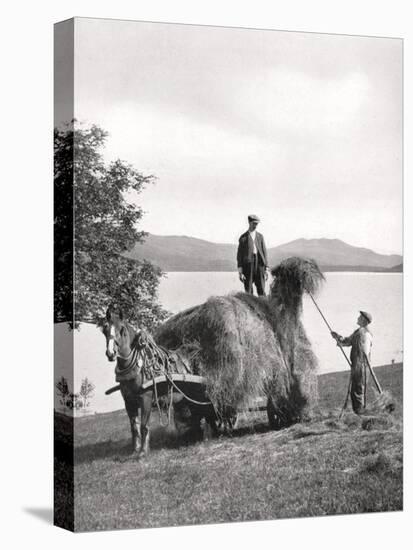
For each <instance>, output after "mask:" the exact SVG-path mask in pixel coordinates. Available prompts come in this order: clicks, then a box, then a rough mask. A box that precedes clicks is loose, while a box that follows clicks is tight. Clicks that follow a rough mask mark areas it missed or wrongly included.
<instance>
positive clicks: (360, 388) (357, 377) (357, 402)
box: [350, 361, 366, 414]
mask: <svg viewBox="0 0 413 550" xmlns="http://www.w3.org/2000/svg"><path fill="white" fill-rule="evenodd" d="M365 376H366V367H365V365H363V363H362V362H361V361H358V362H357V363H356V364H353V365H352V367H351V392H350V396H351V405H352V407H353V411H354V412H355V413H356V414H358V413H360V412H361V411H362V410H363V409H364V408H365V406H366V403H365Z"/></svg>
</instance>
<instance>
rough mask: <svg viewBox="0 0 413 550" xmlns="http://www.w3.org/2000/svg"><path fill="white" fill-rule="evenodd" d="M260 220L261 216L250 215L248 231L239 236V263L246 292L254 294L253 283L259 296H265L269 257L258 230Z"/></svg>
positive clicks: (240, 274)
mask: <svg viewBox="0 0 413 550" xmlns="http://www.w3.org/2000/svg"><path fill="white" fill-rule="evenodd" d="M259 221H260V219H259V217H258V216H255V215H254V214H250V215H249V216H248V223H249V227H248V231H246V232H245V233H243V234H242V235H241V237H240V238H239V244H238V252H237V264H238V273H239V279H240V281H241V282H242V283H244V288H245V292H248V294H254V291H253V286H252V285H253V284H255V286H256V288H257V293H258V296H265V281H266V280H267V279H268V259H267V248H266V246H265V241H264V237H263V235H261V233H258V231H257V230H256V229H257V225H258V223H259Z"/></svg>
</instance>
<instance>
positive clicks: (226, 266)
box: [128, 234, 403, 272]
mask: <svg viewBox="0 0 413 550" xmlns="http://www.w3.org/2000/svg"><path fill="white" fill-rule="evenodd" d="M236 255H237V245H235V244H222V243H221V244H220V243H212V242H209V241H205V240H202V239H196V238H194V237H187V236H176V235H173V236H160V235H152V234H149V235H148V236H147V237H146V239H145V242H144V243H137V244H136V245H135V247H134V248H133V249H132V250H131V251H130V252H129V253H128V256H129V257H130V258H133V259H135V260H143V259H147V260H149V261H151V262H152V263H154V264H156V265H158V266H159V267H161V268H162V269H163V270H164V271H234V270H236V267H237V266H236ZM289 256H303V257H306V258H313V259H314V260H316V261H317V263H318V264H319V265H320V266H321V268H322V269H323V270H324V271H395V272H398V271H403V265H402V261H403V258H402V256H400V255H397V254H389V255H387V254H377V253H376V252H373V251H372V250H370V249H368V248H360V247H356V246H351V245H349V244H347V243H345V242H343V241H340V240H339V239H296V240H294V241H291V242H289V243H286V244H282V245H280V246H276V247H273V248H270V249H268V260H269V264H270V266H273V265H276V264H277V263H279V262H280V261H281V260H283V259H285V258H288V257H289Z"/></svg>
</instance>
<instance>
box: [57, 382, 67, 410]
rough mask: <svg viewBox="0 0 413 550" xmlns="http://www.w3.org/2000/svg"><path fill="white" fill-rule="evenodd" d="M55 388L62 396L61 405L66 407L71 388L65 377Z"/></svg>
mask: <svg viewBox="0 0 413 550" xmlns="http://www.w3.org/2000/svg"><path fill="white" fill-rule="evenodd" d="M55 388H56V390H57V393H58V395H59V396H60V403H61V404H62V405H63V406H64V407H66V401H67V396H68V395H69V393H70V392H69V386H68V383H67V380H66V378H65V377H64V376H62V377H61V378H60V380H59V381H58V382H57V383H56V385H55Z"/></svg>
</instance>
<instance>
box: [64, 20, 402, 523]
mask: <svg viewBox="0 0 413 550" xmlns="http://www.w3.org/2000/svg"><path fill="white" fill-rule="evenodd" d="M402 54H403V41H402V40H401V39H399V38H387V37H371V36H351V35H337V34H321V33H309V32H289V31H276V30H260V29H248V28H228V27H227V28H225V27H214V26H197V25H179V24H170V23H149V22H142V21H125V20H105V19H93V18H74V19H71V20H68V21H64V22H62V23H58V24H56V26H55V133H54V155H55V156H54V163H55V164H54V166H55V302H54V321H55V329H54V330H55V359H54V362H55V374H54V388H55V400H54V411H55V414H54V422H55V459H56V460H55V511H54V517H55V523H56V524H57V525H59V526H62V527H65V528H67V529H70V530H75V531H96V530H113V529H128V528H147V527H165V526H184V525H199V524H208V523H211V524H216V523H223V522H224V523H230V522H243V521H252V520H253V521H257V520H270V519H281V518H299V517H314V516H326V515H337V514H356V513H365V512H388V511H398V510H402V509H403V490H402V479H403V292H402V290H403V284H402V283H403V242H402V236H403V222H402V217H403V216H402V214H403V201H402V145H403V143H402V82H403V80H402V79H403V65H402V59H403V56H402ZM70 81H72V86H70ZM70 100H72V104H70Z"/></svg>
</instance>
